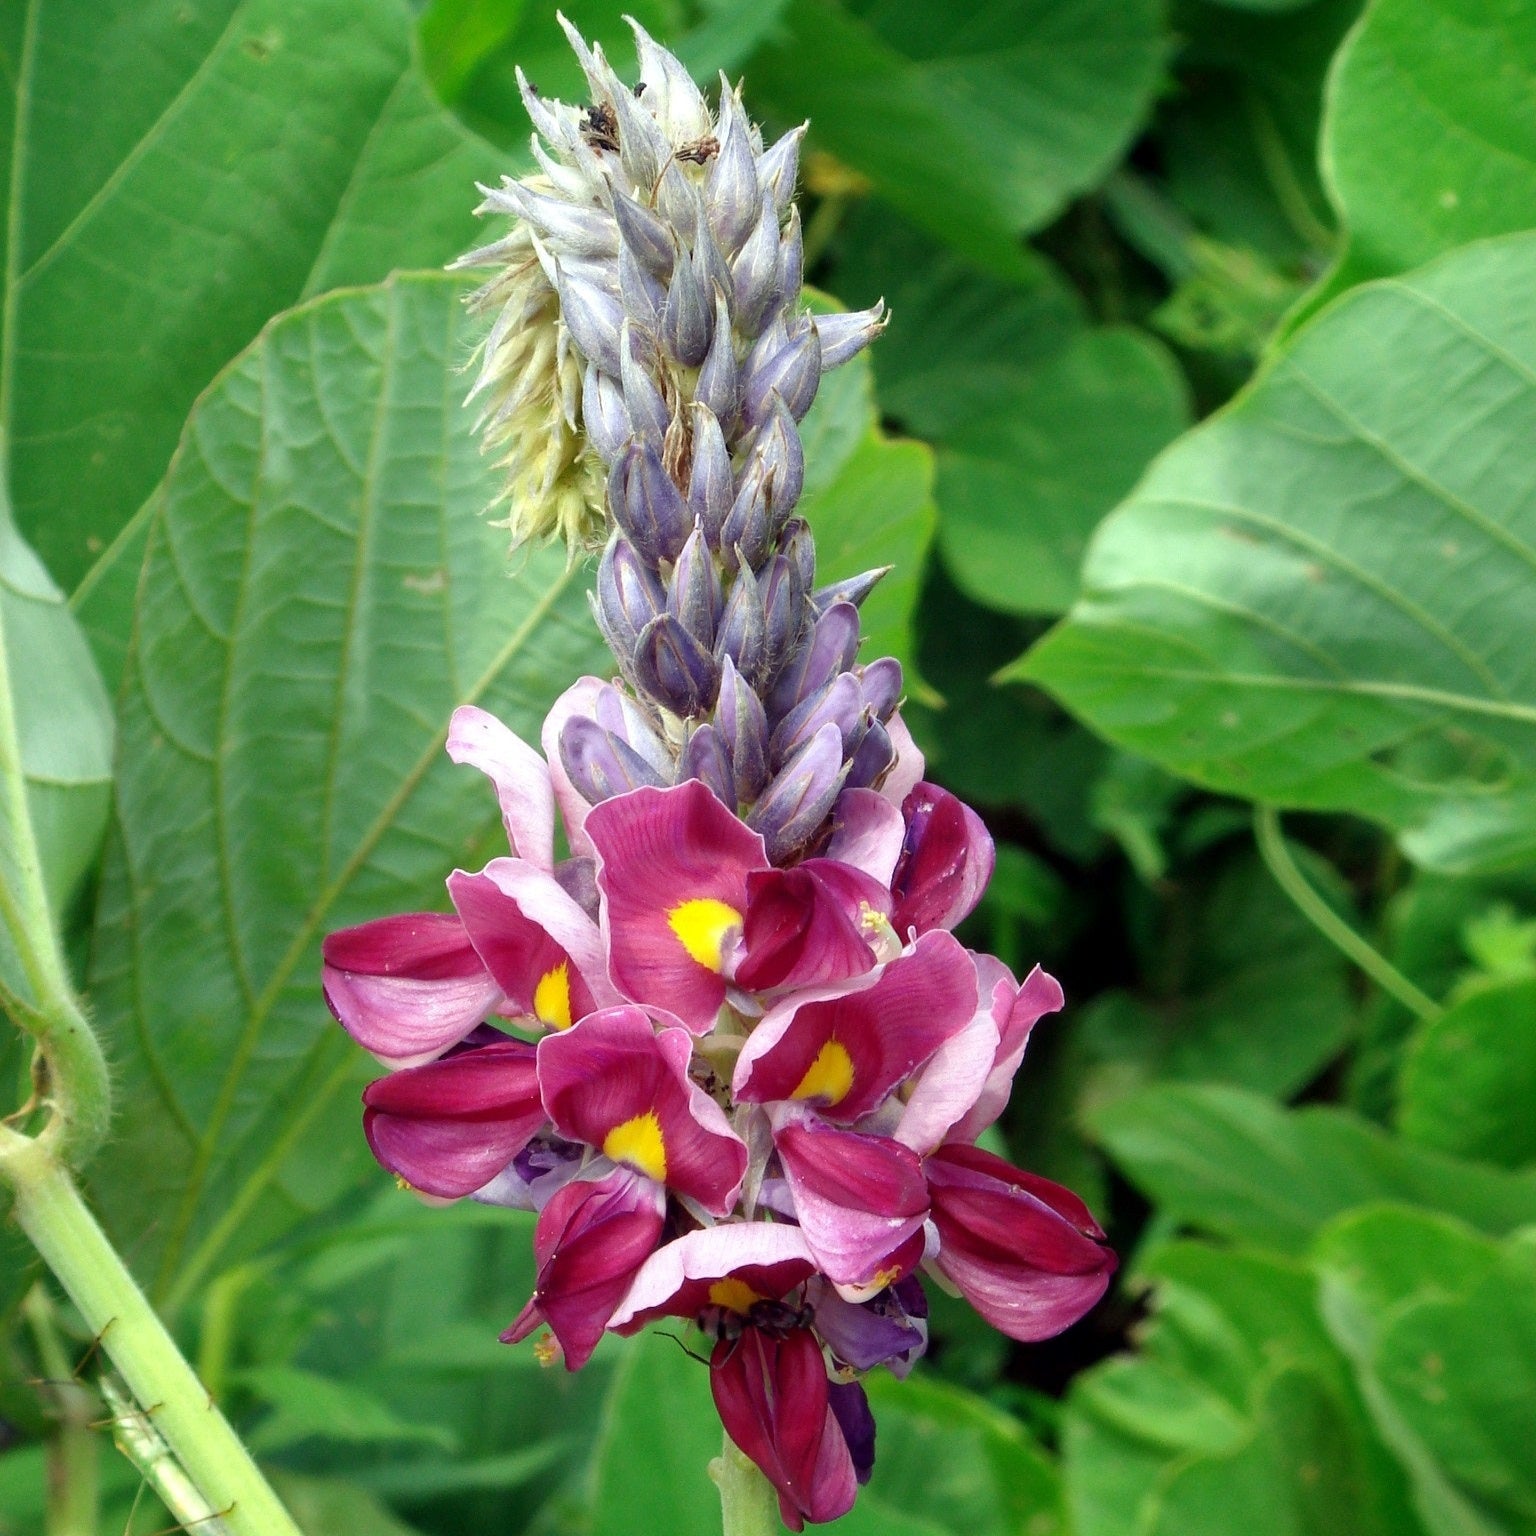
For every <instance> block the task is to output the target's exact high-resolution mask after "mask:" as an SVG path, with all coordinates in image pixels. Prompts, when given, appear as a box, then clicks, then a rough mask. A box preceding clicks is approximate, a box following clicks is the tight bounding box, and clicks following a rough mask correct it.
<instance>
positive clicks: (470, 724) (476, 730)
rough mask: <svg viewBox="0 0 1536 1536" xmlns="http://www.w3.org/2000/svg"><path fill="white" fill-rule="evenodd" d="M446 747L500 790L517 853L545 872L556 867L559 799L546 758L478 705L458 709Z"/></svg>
mask: <svg viewBox="0 0 1536 1536" xmlns="http://www.w3.org/2000/svg"><path fill="white" fill-rule="evenodd" d="M446 745H447V750H448V756H449V757H451V758H452V759H453V760H454V762H456V763H469V764H470V765H471V766H473V767H475V768H478V769H479V770H480V771H481V773H483V774H485V776H486V777H487V778H488V779H490V781H491V783H492V784H494V785H495V786H496V798H497V799H498V800H499V801H500V802H501V822H502V825H503V826H504V827H505V828H506V829H507V841H508V842H509V843H510V844H511V845H512V851H513V853H515V854H517V855H518V856H519V857H520V858H524V859H527V860H528V862H529V863H530V864H533V865H535V866H536V867H537V868H539V869H544V870H548V869H553V868H554V864H555V797H554V791H553V789H552V787H551V785H550V779H549V768H548V766H547V765H546V763H545V761H544V759H543V758H542V757H540V756H539V754H538V753H537V752H535V751H534V750H533V748H532V747H530V746H529V745H528V744H527V743H526V742H524V741H523V740H522V739H521V738H520V737H518V736H517V735H516V734H515V733H514V732H512V731H511V730H509V729H508V728H507V727H506V726H505V725H503V724H502V723H501V721H500V720H498V719H497V718H496V717H495V715H492V714H488V713H487V712H486V711H485V710H483V709H477V708H476V707H475V706H474V705H473V704H463V705H461V706H460V707H459V708H458V709H456V710H454V712H453V719H452V720H451V721H450V722H449V725H448V741H447V743H446Z"/></svg>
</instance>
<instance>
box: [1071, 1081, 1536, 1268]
mask: <svg viewBox="0 0 1536 1536" xmlns="http://www.w3.org/2000/svg"><path fill="white" fill-rule="evenodd" d="M1090 1120H1091V1124H1092V1128H1093V1131H1094V1133H1095V1134H1096V1135H1097V1136H1098V1138H1099V1139H1100V1140H1101V1141H1102V1142H1103V1143H1104V1145H1105V1147H1106V1148H1107V1149H1108V1151H1109V1153H1110V1155H1111V1156H1112V1157H1113V1158H1114V1159H1115V1161H1116V1162H1118V1163H1119V1164H1120V1165H1121V1166H1122V1167H1123V1168H1124V1170H1125V1171H1126V1173H1127V1174H1128V1175H1129V1176H1130V1177H1131V1178H1132V1179H1133V1180H1134V1181H1135V1182H1136V1183H1137V1184H1138V1185H1139V1186H1140V1187H1141V1188H1142V1189H1143V1190H1145V1191H1146V1192H1147V1194H1148V1195H1149V1196H1150V1197H1151V1198H1152V1199H1153V1200H1155V1201H1156V1202H1157V1204H1158V1205H1159V1207H1161V1208H1162V1214H1164V1215H1165V1216H1166V1217H1167V1218H1168V1219H1169V1220H1172V1221H1175V1222H1180V1223H1188V1224H1190V1225H1192V1226H1195V1227H1199V1228H1201V1229H1202V1230H1204V1231H1208V1232H1213V1233H1216V1234H1218V1235H1220V1236H1224V1237H1229V1238H1233V1239H1236V1240H1239V1241H1242V1242H1252V1243H1261V1244H1264V1245H1267V1246H1269V1247H1273V1248H1276V1249H1279V1250H1280V1251H1282V1252H1286V1253H1300V1252H1302V1251H1303V1250H1304V1249H1305V1247H1306V1245H1307V1243H1308V1242H1309V1241H1310V1240H1311V1238H1312V1236H1313V1234H1314V1233H1315V1232H1316V1230H1317V1229H1318V1227H1320V1226H1321V1225H1322V1224H1323V1223H1324V1222H1326V1221H1328V1220H1329V1219H1330V1218H1331V1217H1333V1216H1336V1215H1338V1214H1339V1213H1340V1212H1341V1211H1345V1210H1348V1209H1349V1208H1350V1207H1351V1206H1354V1205H1363V1204H1366V1203H1368V1202H1371V1201H1382V1200H1398V1201H1403V1202H1405V1203H1408V1204H1416V1205H1422V1206H1425V1207H1427V1208H1428V1209H1430V1210H1432V1211H1441V1212H1446V1213H1449V1214H1453V1215H1456V1216H1459V1217H1460V1218H1461V1219H1462V1220H1464V1221H1467V1222H1469V1223H1471V1224H1472V1225H1473V1226H1475V1227H1477V1228H1479V1229H1480V1230H1482V1231H1486V1232H1491V1233H1504V1232H1509V1231H1511V1230H1512V1229H1514V1228H1516V1227H1519V1226H1521V1225H1524V1224H1526V1223H1531V1222H1536V1177H1527V1176H1522V1175H1518V1174H1513V1173H1506V1172H1504V1171H1503V1170H1502V1169H1497V1168H1490V1167H1487V1166H1486V1165H1484V1164H1480V1163H1471V1162H1463V1161H1461V1160H1459V1159H1457V1158H1453V1157H1447V1156H1446V1155H1444V1154H1443V1153H1440V1152H1432V1151H1430V1150H1428V1149H1427V1148H1423V1147H1416V1146H1413V1145H1412V1144H1410V1143H1407V1142H1402V1141H1397V1140H1395V1139H1393V1138H1392V1137H1389V1136H1387V1135H1385V1134H1384V1133H1383V1132H1381V1131H1380V1130H1378V1129H1377V1128H1376V1127H1374V1126H1372V1125H1369V1124H1367V1123H1366V1122H1364V1121H1362V1120H1359V1119H1357V1118H1356V1117H1355V1116H1353V1115H1350V1114H1348V1113H1346V1112H1345V1111H1343V1110H1338V1109H1331V1108H1322V1107H1317V1108H1308V1109H1300V1110H1283V1109H1280V1108H1278V1107H1277V1106H1276V1105H1274V1104H1273V1103H1271V1102H1270V1101H1269V1100H1267V1099H1263V1098H1260V1097H1259V1096H1258V1095H1257V1094H1252V1093H1245V1092H1242V1091H1241V1090H1239V1089H1235V1088H1220V1087H1187V1086H1183V1085H1175V1084H1163V1085H1160V1086H1158V1087H1154V1088H1148V1089H1146V1090H1144V1091H1143V1092H1141V1093H1139V1094H1137V1095H1135V1096H1134V1097H1133V1098H1130V1099H1123V1100H1119V1101H1117V1102H1116V1103H1114V1104H1112V1105H1110V1106H1109V1107H1108V1108H1106V1109H1105V1110H1103V1111H1102V1112H1101V1113H1098V1114H1094V1115H1092V1116H1090Z"/></svg>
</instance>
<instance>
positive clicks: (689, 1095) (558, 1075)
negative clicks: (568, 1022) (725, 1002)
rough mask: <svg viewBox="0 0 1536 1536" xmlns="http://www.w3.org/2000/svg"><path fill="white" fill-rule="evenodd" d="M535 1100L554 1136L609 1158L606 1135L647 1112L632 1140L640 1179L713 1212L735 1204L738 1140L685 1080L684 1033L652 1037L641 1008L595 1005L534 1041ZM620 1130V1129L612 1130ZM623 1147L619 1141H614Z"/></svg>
mask: <svg viewBox="0 0 1536 1536" xmlns="http://www.w3.org/2000/svg"><path fill="white" fill-rule="evenodd" d="M538 1052H539V1054H538V1060H539V1082H540V1084H541V1086H542V1088H543V1094H544V1106H545V1108H546V1109H547V1110H548V1111H549V1117H550V1119H551V1120H552V1121H553V1122H554V1125H555V1128H556V1130H558V1131H559V1132H560V1134H561V1135H562V1136H567V1137H570V1138H571V1139H572V1140H575V1141H584V1142H586V1143H587V1144H588V1145H589V1146H593V1147H597V1148H599V1149H600V1150H603V1151H605V1152H606V1153H607V1154H608V1155H609V1156H612V1157H615V1158H619V1157H621V1156H622V1153H621V1151H619V1150H616V1149H615V1146H614V1145H610V1144H609V1141H610V1137H612V1136H614V1135H615V1133H621V1128H623V1127H631V1126H634V1125H635V1124H636V1123H637V1122H641V1121H644V1120H645V1119H646V1117H653V1122H654V1123H653V1126H652V1128H651V1131H650V1133H649V1135H648V1136H647V1139H646V1140H645V1142H644V1143H643V1144H642V1151H643V1150H644V1149H647V1148H648V1149H651V1150H653V1151H654V1152H655V1153H656V1154H658V1155H659V1156H660V1157H661V1159H662V1161H663V1163H664V1167H661V1168H660V1169H658V1168H657V1167H656V1165H655V1163H654V1162H653V1161H652V1160H650V1159H647V1158H645V1157H644V1156H643V1155H642V1156H641V1157H640V1159H639V1161H637V1163H636V1165H635V1166H637V1167H639V1168H640V1170H641V1171H642V1172H645V1173H646V1174H647V1176H648V1177H653V1178H655V1177H657V1174H658V1172H659V1173H660V1175H661V1176H660V1178H659V1179H658V1182H661V1183H665V1185H666V1186H667V1187H668V1188H669V1189H674V1190H676V1191H677V1192H678V1193H679V1194H683V1195H687V1196H689V1197H690V1198H692V1199H694V1200H697V1201H698V1202H699V1204H700V1205H702V1206H703V1207H704V1209H705V1210H707V1211H709V1212H710V1213H711V1214H713V1215H717V1216H723V1215H725V1214H726V1213H727V1212H729V1211H730V1210H731V1208H732V1207H733V1206H734V1205H735V1204H736V1198H737V1196H738V1195H739V1194H740V1193H741V1183H742V1179H743V1178H744V1177H745V1175H746V1171H747V1148H746V1144H745V1143H744V1142H743V1141H742V1140H741V1138H740V1137H739V1136H737V1134H736V1133H735V1132H734V1131H733V1130H732V1129H731V1127H730V1123H729V1122H728V1121H727V1120H726V1118H725V1113H724V1111H723V1110H722V1109H721V1108H720V1106H719V1105H718V1104H716V1103H715V1101H714V1100H713V1099H712V1098H710V1096H709V1095H708V1094H707V1093H705V1092H704V1091H703V1089H701V1088H699V1087H698V1086H697V1085H696V1084H695V1083H694V1082H693V1081H692V1080H691V1079H690V1078H689V1076H688V1067H689V1063H690V1061H691V1059H692V1055H693V1041H692V1038H691V1037H690V1036H689V1034H688V1032H687V1031H686V1030H684V1029H680V1028H677V1029H663V1030H661V1031H660V1033H657V1032H656V1030H655V1029H654V1028H653V1026H652V1023H651V1020H650V1018H649V1017H648V1016H647V1015H646V1013H645V1011H644V1010H643V1009H640V1008H637V1007H633V1006H623V1007H618V1008H605V1009H602V1010H600V1011H599V1012H597V1013H593V1014H589V1015H588V1016H587V1017H586V1018H585V1019H583V1020H582V1021H581V1022H580V1023H579V1024H577V1025H575V1026H574V1027H573V1028H571V1029H568V1030H566V1031H564V1032H563V1033H561V1034H558V1035H546V1036H545V1037H544V1039H542V1040H541V1041H540V1042H539V1047H538ZM621 1134H622V1133H621ZM626 1144H628V1143H624V1142H620V1143H618V1144H617V1145H618V1146H622V1145H626Z"/></svg>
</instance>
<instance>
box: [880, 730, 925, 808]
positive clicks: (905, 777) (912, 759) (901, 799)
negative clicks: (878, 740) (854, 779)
mask: <svg viewBox="0 0 1536 1536" xmlns="http://www.w3.org/2000/svg"><path fill="white" fill-rule="evenodd" d="M885 730H886V734H887V735H888V736H889V737H890V738H891V745H892V746H893V747H895V749H896V761H895V762H894V763H893V764H892V765H891V768H890V771H889V772H888V773H887V774H886V776H885V781H884V782H883V783H882V784H881V786H880V793H881V794H882V795H884V796H885V798H886V799H887V800H889V801H890V802H891V804H892V805H896V806H899V805H902V804H904V803H905V801H906V798H907V796H908V795H910V794H911V793H912V791H913V790H914V789H916V788H917V786H918V785H919V784H921V783H922V782H923V770H924V768H925V767H926V764H925V763H924V762H923V754H922V752H921V751H919V750H918V745H917V743H916V742H915V741H913V739H912V732H911V731H909V730H908V729H907V722H906V721H905V720H903V719H902V717H901V712H900V711H899V710H898V711H897V712H896V713H895V714H894V715H892V716H891V718H890V719H889V720H887V721H886V722H885Z"/></svg>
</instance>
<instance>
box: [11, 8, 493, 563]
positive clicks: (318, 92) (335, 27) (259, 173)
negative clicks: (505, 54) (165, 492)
mask: <svg viewBox="0 0 1536 1536" xmlns="http://www.w3.org/2000/svg"><path fill="white" fill-rule="evenodd" d="M410 38H411V34H410V20H409V13H408V11H407V9H406V7H405V5H404V4H402V3H400V0H218V3H214V4H201V5H183V4H173V3H170V0H159V3H156V4H153V5H139V4H125V3H123V0H70V3H67V4H61V3H58V0H35V3H33V4H30V5H11V6H7V7H5V8H4V11H3V14H0V58H3V59H4V60H5V61H6V66H7V67H6V68H5V69H4V70H0V96H3V97H4V98H5V99H4V100H3V102H0V124H3V126H0V164H6V165H8V166H10V165H12V164H13V170H12V174H11V177H10V186H9V192H10V195H11V197H12V198H13V199H14V201H13V204H12V207H11V209H10V218H9V224H8V228H9V232H10V238H11V241H12V245H11V248H10V249H9V251H8V252H7V258H6V262H5V271H6V273H7V282H8V289H7V292H6V294H5V304H4V306H3V310H4V315H5V324H6V330H5V334H4V336H3V338H0V380H3V383H0V431H3V432H4V433H5V434H6V435H8V436H9V439H10V444H11V455H12V481H11V493H12V497H13V500H14V505H15V511H16V518H17V521H18V523H19V524H20V526H21V529H22V531H23V532H24V533H25V534H26V535H27V536H28V537H29V538H30V539H32V540H33V542H34V544H35V545H36V547H37V550H38V552H39V554H41V556H42V557H43V560H44V561H45V563H46V564H47V565H48V566H49V567H50V569H51V570H52V571H53V573H54V575H55V577H56V578H57V579H58V580H59V582H60V583H61V584H62V585H64V586H65V587H73V586H74V585H75V584H76V583H77V582H78V580H79V579H80V576H81V575H82V573H83V572H84V571H85V569H86V568H87V566H88V565H89V564H90V563H91V560H92V558H93V557H94V556H95V555H97V554H99V553H100V552H101V550H102V549H103V547H104V546H106V545H108V544H109V543H110V542H111V540H112V539H113V538H114V537H115V536H116V535H117V534H118V533H119V531H120V530H121V529H122V528H123V526H124V525H125V524H126V523H127V521H128V519H129V517H130V515H131V514H132V513H133V512H134V511H135V509H136V508H137V507H138V506H139V505H140V503H141V502H142V501H143V500H144V498H145V497H146V496H147V495H148V494H149V493H150V491H151V490H152V489H153V487H154V484H155V481H156V480H157V479H158V478H159V476H160V475H161V474H162V473H163V472H164V470H165V465H166V461H167V460H168V459H169V457H170V455H171V451H172V449H173V448H174V447H175V445H176V437H177V433H178V432H179V431H180V428H181V424H182V421H183V419H184V418H185V416H186V414H187V410H188V408H189V407H190V406H191V404H192V401H193V399H194V398H195V396H196V395H197V393H198V391H199V390H201V389H202V388H203V387H204V386H205V385H206V384H207V383H208V381H209V380H210V379H211V378H212V377H213V375H214V374H215V373H216V372H217V370H218V369H219V368H220V367H222V366H223V365H224V364H225V363H226V362H227V361H228V360H229V359H230V358H231V357H232V356H233V355H234V354H235V353H236V352H237V351H238V350H239V349H240V348H241V347H243V346H244V345H245V344H246V343H247V342H248V341H250V339H251V338H252V336H254V335H255V334H256V332H257V330H258V329H259V328H260V327H261V325H262V323H263V322H264V321H265V320H266V319H267V318H268V316H270V315H271V314H272V313H273V312H274V311H275V310H279V309H282V308H283V307H284V306H286V305H289V304H292V303H294V302H296V301H297V300H298V299H300V298H302V297H304V296H307V295H309V294H312V293H315V292H317V291H318V289H319V288H320V287H321V286H323V285H327V284H334V283H341V282H347V283H357V282H374V281H377V280H378V279H379V278H382V277H383V276H384V275H385V274H386V273H387V272H388V271H389V270H390V269H391V268H392V267H399V266H412V265H420V266H433V265H436V264H438V263H440V262H442V261H444V260H446V259H447V258H448V257H450V256H452V255H453V254H454V253H455V252H456V251H457V250H460V249H462V248H463V247H464V246H465V245H467V244H468V243H469V241H470V239H471V237H472V234H473V223H474V221H473V219H472V218H471V209H472V206H473V203H474V192H473V186H472V183H473V182H474V180H475V179H476V177H479V178H480V179H482V180H489V179H490V178H491V175H492V173H493V172H494V170H495V169H496V162H495V156H494V154H493V152H492V151H491V150H490V148H489V146H487V145H484V144H480V143H478V142H476V141H475V140H473V139H471V138H470V137H469V136H468V135H466V134H465V132H464V131H463V129H461V128H460V127H458V125H457V124H455V123H454V122H453V120H452V119H451V118H450V117H448V115H447V114H446V113H444V112H443V111H442V109H441V108H439V107H438V106H437V105H436V104H435V103H434V102H433V101H432V99H431V97H430V96H429V94H428V92H427V90H426V87H425V84H424V82H423V81H422V79H421V77H420V75H419V73H418V72H417V69H416V66H415V64H414V63H413V61H412V56H411V40H410ZM3 238H4V237H0V239H3Z"/></svg>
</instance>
